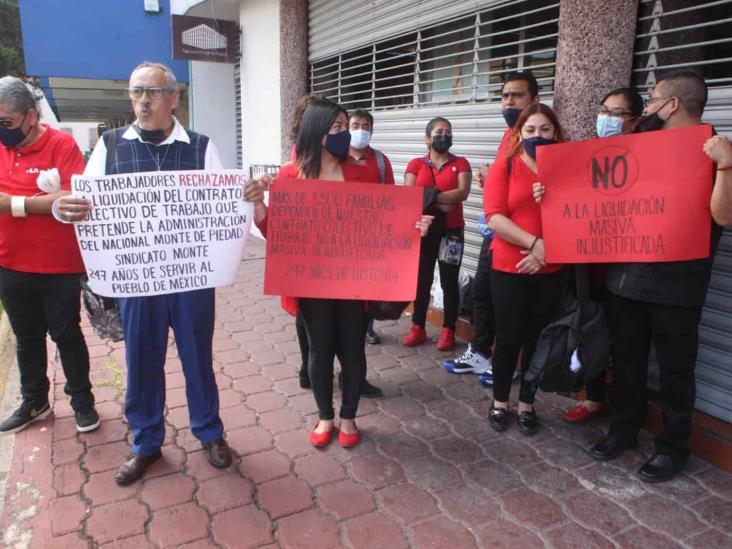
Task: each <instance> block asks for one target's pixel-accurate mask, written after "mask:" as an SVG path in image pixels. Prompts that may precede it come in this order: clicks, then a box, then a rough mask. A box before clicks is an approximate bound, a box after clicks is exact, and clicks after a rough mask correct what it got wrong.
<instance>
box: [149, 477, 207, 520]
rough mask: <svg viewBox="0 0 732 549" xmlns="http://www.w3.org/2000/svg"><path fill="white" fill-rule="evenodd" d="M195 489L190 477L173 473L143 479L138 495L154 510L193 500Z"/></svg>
mask: <svg viewBox="0 0 732 549" xmlns="http://www.w3.org/2000/svg"><path fill="white" fill-rule="evenodd" d="M195 489H196V484H195V483H194V482H193V479H192V478H190V477H186V476H184V475H181V474H178V473H173V474H172V475H167V476H164V477H157V478H150V479H145V481H144V482H143V484H142V491H141V496H140V497H141V499H142V501H144V502H145V503H147V504H148V506H149V507H150V509H151V510H153V511H156V510H158V509H163V508H164V507H172V506H173V505H180V504H181V503H186V502H189V501H193V492H194V491H195Z"/></svg>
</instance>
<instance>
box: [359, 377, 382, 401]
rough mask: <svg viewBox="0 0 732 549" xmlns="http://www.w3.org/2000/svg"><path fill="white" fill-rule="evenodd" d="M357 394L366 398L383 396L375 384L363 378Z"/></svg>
mask: <svg viewBox="0 0 732 549" xmlns="http://www.w3.org/2000/svg"><path fill="white" fill-rule="evenodd" d="M358 394H359V395H361V396H362V397H366V398H379V397H383V396H384V391H382V390H381V389H379V388H378V387H377V386H376V385H371V384H370V383H369V382H368V381H366V380H365V379H364V380H363V383H361V388H360V389H359V391H358Z"/></svg>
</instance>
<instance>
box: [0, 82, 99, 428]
mask: <svg viewBox="0 0 732 549" xmlns="http://www.w3.org/2000/svg"><path fill="white" fill-rule="evenodd" d="M83 171H84V159H83V158H82V156H81V152H80V151H79V148H78V147H77V146H76V143H75V142H74V139H73V138H72V137H71V136H70V135H68V134H66V133H63V132H60V131H57V130H54V129H53V128H50V127H49V126H47V125H45V124H41V122H40V114H39V111H38V107H37V105H36V97H35V95H34V94H33V92H32V91H31V90H30V89H29V88H28V86H27V85H26V84H25V83H24V82H23V81H22V80H20V79H18V78H14V77H11V76H6V77H4V78H0V300H1V301H2V305H3V308H4V309H5V313H6V314H7V315H8V320H9V321H10V326H11V327H12V329H13V333H14V334H15V337H16V340H17V360H18V369H19V370H20V392H21V394H22V396H23V401H22V403H21V404H20V407H19V408H18V409H17V410H16V411H15V412H13V414H12V415H11V416H10V417H9V418H7V419H6V420H5V421H3V422H2V424H0V433H5V434H9V433H15V432H17V431H20V430H21V429H24V428H25V427H26V426H28V425H29V424H30V423H32V422H34V421H38V420H40V419H43V418H45V417H47V416H48V415H49V414H50V413H51V408H50V405H49V402H48V390H49V388H50V383H49V381H48V376H47V375H46V369H47V366H48V357H47V355H46V335H47V334H48V335H50V336H51V339H52V340H53V341H54V343H55V344H56V347H57V348H58V352H59V356H60V357H61V366H62V367H63V370H64V375H65V376H66V384H65V385H64V392H66V394H68V395H69V396H70V397H71V407H72V408H73V410H74V415H75V421H76V429H77V431H79V432H87V431H92V430H94V429H96V428H97V427H99V415H98V414H97V412H96V410H95V409H94V396H93V395H92V392H91V382H90V381H89V351H88V350H87V347H86V342H85V341H84V335H83V334H82V332H81V328H80V327H79V322H80V320H81V316H80V309H81V299H80V293H81V285H80V283H79V278H80V276H81V274H82V273H83V272H84V264H83V263H82V261H81V255H80V253H79V247H78V245H77V243H76V236H75V235H74V229H73V227H71V226H70V225H63V224H61V223H59V222H58V221H56V220H55V219H54V218H53V216H52V215H51V209H52V206H53V203H54V201H55V200H56V198H58V197H59V196H61V195H63V194H68V192H69V189H70V188H71V176H72V175H73V174H80V173H82V172H83Z"/></svg>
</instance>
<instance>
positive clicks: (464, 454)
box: [430, 436, 483, 465]
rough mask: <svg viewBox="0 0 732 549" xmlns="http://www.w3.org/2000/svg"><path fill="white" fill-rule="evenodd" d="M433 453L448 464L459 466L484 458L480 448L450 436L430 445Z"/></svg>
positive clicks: (434, 441) (462, 439)
mask: <svg viewBox="0 0 732 549" xmlns="http://www.w3.org/2000/svg"><path fill="white" fill-rule="evenodd" d="M430 446H431V447H432V451H433V452H434V453H435V454H437V455H438V456H439V457H441V458H442V459H443V460H445V461H447V462H448V463H453V464H455V465H459V464H461V463H470V462H471V461H477V460H478V459H482V458H483V452H482V451H481V449H480V446H478V445H477V444H474V443H472V442H470V441H469V440H465V439H464V438H461V437H456V436H450V437H446V438H442V439H440V440H433V441H432V442H431V443H430Z"/></svg>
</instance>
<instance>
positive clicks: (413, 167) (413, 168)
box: [404, 158, 422, 176]
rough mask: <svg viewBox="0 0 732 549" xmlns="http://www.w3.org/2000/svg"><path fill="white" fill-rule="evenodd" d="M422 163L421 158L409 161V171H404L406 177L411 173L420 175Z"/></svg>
mask: <svg viewBox="0 0 732 549" xmlns="http://www.w3.org/2000/svg"><path fill="white" fill-rule="evenodd" d="M421 162H422V161H421V160H420V159H419V158H412V159H411V160H410V161H409V164H407V169H406V170H404V175H407V174H408V173H411V174H413V175H415V176H416V175H417V174H418V173H419V168H420V163H421Z"/></svg>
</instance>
